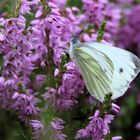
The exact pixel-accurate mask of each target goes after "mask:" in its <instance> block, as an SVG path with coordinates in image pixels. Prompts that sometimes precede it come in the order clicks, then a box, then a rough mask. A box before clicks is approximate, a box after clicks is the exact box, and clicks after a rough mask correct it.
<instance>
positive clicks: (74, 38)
mask: <svg viewBox="0 0 140 140" xmlns="http://www.w3.org/2000/svg"><path fill="white" fill-rule="evenodd" d="M79 42H80V40H79V39H78V37H76V36H73V37H72V40H71V43H72V45H75V44H77V43H79Z"/></svg>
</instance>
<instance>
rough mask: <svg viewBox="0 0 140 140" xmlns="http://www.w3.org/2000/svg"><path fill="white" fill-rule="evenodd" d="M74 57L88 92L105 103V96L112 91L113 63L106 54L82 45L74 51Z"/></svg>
mask: <svg viewBox="0 0 140 140" xmlns="http://www.w3.org/2000/svg"><path fill="white" fill-rule="evenodd" d="M79 45H80V44H79ZM74 55H75V56H76V63H77V65H78V66H79V68H80V71H81V73H82V76H83V78H84V81H85V84H86V87H87V89H88V91H89V92H90V93H91V94H92V95H93V96H94V97H95V98H96V99H98V100H100V101H103V100H104V97H105V94H108V93H109V92H110V91H111V89H110V85H111V79H112V76H113V64H112V62H111V61H110V59H109V58H108V57H107V56H106V55H105V54H104V53H102V52H100V51H98V50H96V49H93V48H92V49H89V48H87V47H86V46H82V44H81V45H80V47H78V48H76V49H75V50H74Z"/></svg>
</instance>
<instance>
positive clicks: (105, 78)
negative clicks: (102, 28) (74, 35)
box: [69, 39, 140, 102]
mask: <svg viewBox="0 0 140 140" xmlns="http://www.w3.org/2000/svg"><path fill="white" fill-rule="evenodd" d="M69 55H70V58H71V59H72V60H73V61H74V62H75V63H76V65H77V66H78V67H79V69H80V72H81V74H82V77H83V79H84V82H85V85H86V88H87V90H88V92H89V93H90V94H91V95H92V96H94V97H95V98H96V99H97V100H99V101H101V102H103V101H104V98H105V96H106V94H109V93H112V97H111V99H112V100H114V99H116V98H118V97H120V96H122V95H124V93H125V92H126V91H127V89H128V88H129V85H130V83H131V82H132V80H133V79H134V78H135V77H136V76H137V75H138V73H139V72H140V59H139V58H138V57H137V56H136V55H134V54H133V53H131V52H129V51H126V50H123V49H120V48H117V47H114V46H112V45H110V44H104V43H99V42H85V43H84V42H83V43H82V42H80V41H78V40H77V39H73V40H72V42H71V45H70V48H69Z"/></svg>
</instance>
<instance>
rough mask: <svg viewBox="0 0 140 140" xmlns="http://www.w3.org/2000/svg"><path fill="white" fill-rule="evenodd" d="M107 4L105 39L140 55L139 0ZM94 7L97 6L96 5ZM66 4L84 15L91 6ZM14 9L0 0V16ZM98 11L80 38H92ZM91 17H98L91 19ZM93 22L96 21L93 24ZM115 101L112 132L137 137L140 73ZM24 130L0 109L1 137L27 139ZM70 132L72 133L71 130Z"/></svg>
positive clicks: (75, 0)
mask: <svg viewBox="0 0 140 140" xmlns="http://www.w3.org/2000/svg"><path fill="white" fill-rule="evenodd" d="M90 1H91V0H90ZM93 1H99V2H98V3H97V4H99V3H100V1H102V0H93ZM85 3H86V2H85ZM87 3H88V0H87ZM109 3H110V4H111V5H112V4H113V6H112V7H111V9H107V12H108V13H109V16H108V17H107V20H106V22H107V24H106V30H105V34H104V36H105V38H104V40H105V41H107V42H110V43H113V44H115V45H116V46H118V47H120V48H123V49H127V50H129V51H131V52H133V53H134V54H136V55H137V56H139V57H140V0H109ZM96 6H97V7H98V5H96ZM66 7H77V8H79V10H80V13H82V14H87V15H88V13H89V11H90V10H91V9H92V8H91V9H90V8H89V9H88V6H87V5H86V4H83V2H82V1H81V0H67V2H66V5H65V7H64V8H66ZM89 7H90V6H89ZM14 8H15V5H14V0H0V18H2V17H4V18H9V17H12V14H13V9H14ZM98 12H99V13H98ZM100 14H102V12H100V11H99V10H98V11H96V12H93V17H90V19H89V21H87V22H88V23H87V25H88V27H84V28H83V30H82V33H81V34H82V35H81V40H82V41H89V40H94V39H95V37H94V31H91V32H90V31H87V30H90V28H92V27H95V30H98V29H99V27H98V22H100V20H98V16H100V17H102V15H100ZM94 16H96V18H97V19H96V20H95V19H94V21H93V19H92V18H94ZM101 19H102V18H101ZM93 23H95V24H94V25H93ZM89 24H90V25H89ZM81 28H82V26H81ZM87 28H88V29H87ZM120 57H121V56H120ZM1 61H2V59H1ZM1 61H0V63H1V65H2V62H1ZM116 104H118V105H119V106H120V107H121V110H120V113H119V114H118V115H117V116H116V117H115V120H114V121H113V123H112V124H111V131H112V135H119V136H122V137H123V140H140V124H139V123H140V75H139V76H137V78H136V79H135V80H134V82H133V83H132V84H131V88H130V89H129V90H128V91H127V93H126V94H125V95H124V96H123V97H121V98H119V99H117V101H116ZM87 108H88V107H87ZM87 108H84V109H85V111H83V112H85V114H84V115H82V116H81V118H80V117H79V118H80V119H81V120H83V119H85V116H86V114H88V113H87V112H88V109H87ZM70 112H71V111H70ZM87 118H88V117H87ZM79 123H81V122H77V123H75V121H74V120H73V124H74V125H78V126H79ZM75 127H76V126H75ZM23 131H24V133H26V135H27V134H28V135H30V129H29V128H27V127H25V126H24V125H23V124H22V122H20V121H19V119H18V117H17V116H16V114H15V113H14V112H12V111H8V110H5V109H0V140H27V139H28V138H27V137H26V135H24V133H23ZM69 134H72V135H74V134H73V130H71V131H70V132H69ZM71 140H72V139H71Z"/></svg>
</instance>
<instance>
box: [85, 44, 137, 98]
mask: <svg viewBox="0 0 140 140" xmlns="http://www.w3.org/2000/svg"><path fill="white" fill-rule="evenodd" d="M83 45H84V46H87V48H88V49H93V48H96V49H97V50H98V51H101V52H103V53H104V54H106V55H107V56H108V57H109V59H110V60H111V61H112V63H113V66H114V71H113V77H112V82H111V85H110V88H111V92H112V93H113V96H112V99H116V98H118V97H120V96H122V95H123V94H124V93H125V92H126V90H127V89H128V87H129V85H130V83H131V82H132V80H133V79H134V78H135V77H136V76H137V74H138V73H139V72H140V59H139V58H138V57H137V56H135V55H134V54H132V53H131V52H129V51H126V50H123V49H120V48H116V47H113V46H110V45H107V44H102V43H97V42H94V43H93V42H91V43H84V44H83Z"/></svg>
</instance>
